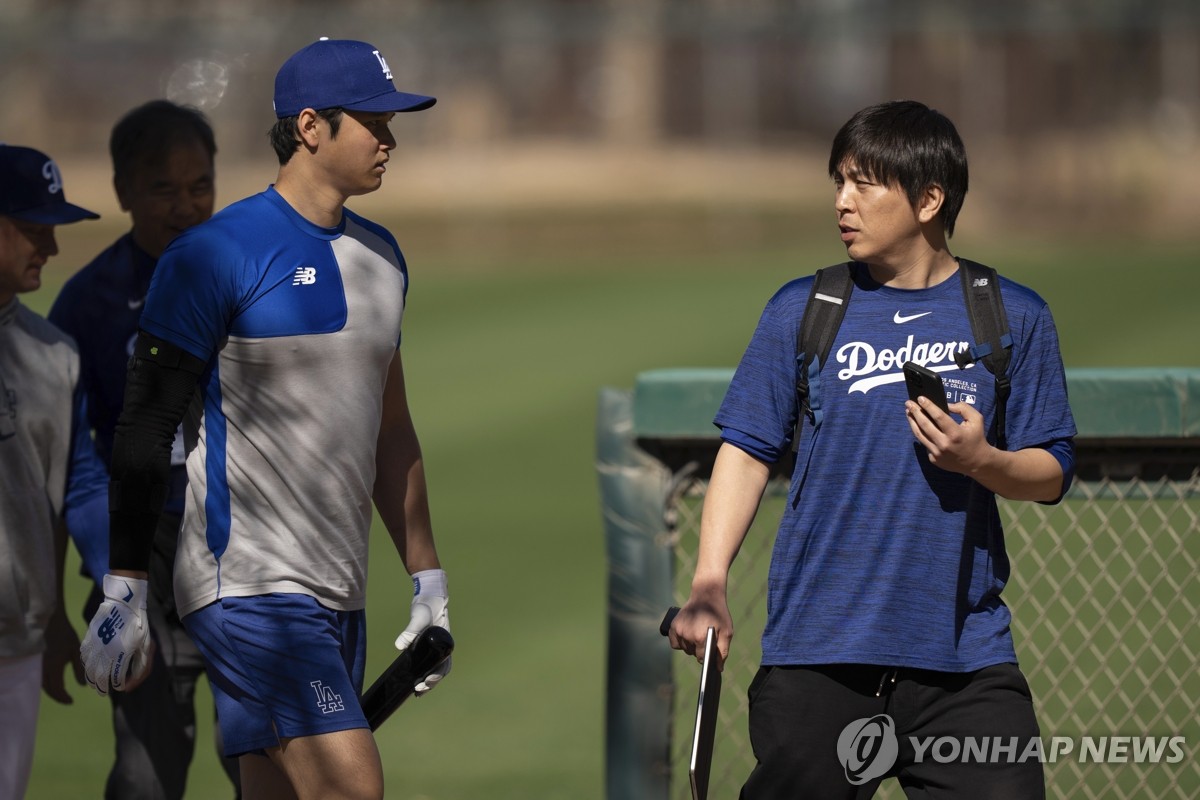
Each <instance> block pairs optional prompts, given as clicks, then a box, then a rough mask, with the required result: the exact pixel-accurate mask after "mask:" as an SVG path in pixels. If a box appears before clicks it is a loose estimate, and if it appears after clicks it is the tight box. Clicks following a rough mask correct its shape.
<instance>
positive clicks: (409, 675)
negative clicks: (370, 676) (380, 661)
mask: <svg viewBox="0 0 1200 800" xmlns="http://www.w3.org/2000/svg"><path fill="white" fill-rule="evenodd" d="M453 651H454V637H452V636H451V635H450V631H448V630H446V629H445V628H441V627H438V626H437V625H433V626H431V627H428V628H426V629H425V630H424V631H422V632H421V635H420V636H418V637H417V639H416V641H414V642H413V643H412V644H411V645H409V647H408V649H406V650H405V651H404V652H402V653H400V655H398V656H396V658H395V659H393V660H392V663H391V664H389V665H388V668H387V669H385V670H384V671H383V674H382V675H380V676H379V677H378V678H376V679H375V682H374V683H372V684H371V688H370V689H367V691H365V692H363V696H362V710H363V714H365V715H366V717H367V723H368V724H369V725H370V726H371V730H372V731H376V730H379V726H380V725H382V724H383V723H384V721H385V720H387V718H388V717H390V716H391V715H392V714H393V712H395V710H396V709H397V708H399V707H400V705H401V704H402V703H403V702H404V701H405V700H407V699H408V698H409V697H410V696H412V693H413V687H414V686H416V685H417V684H418V683H420V682H421V681H423V680H425V678H426V677H427V676H428V675H429V674H430V673H431V672H435V671H436V670H437V668H438V667H440V666H441V665H442V664H444V663H445V662H446V660H447V659H448V658H450V654H451V653H452V652H453Z"/></svg>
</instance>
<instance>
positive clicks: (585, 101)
mask: <svg viewBox="0 0 1200 800" xmlns="http://www.w3.org/2000/svg"><path fill="white" fill-rule="evenodd" d="M1198 22H1200V3H1196V2H1195V0H1011V1H1010V2H1002V3H997V2H990V1H987V0H953V1H952V0H792V1H791V2H786V1H784V0H505V1H504V2H487V1H485V0H409V1H407V2H397V1H396V0H391V1H390V2H384V1H383V0H345V2H337V3H331V2H309V1H308V0H273V1H264V0H204V2H190V3H182V2H173V1H170V0H2V2H0V97H2V98H3V100H4V102H3V104H2V106H0V139H2V140H6V141H9V142H14V143H25V144H34V145H37V146H40V147H42V148H44V149H46V150H48V151H50V152H52V154H54V155H55V156H56V157H58V158H59V159H60V161H63V162H65V164H70V165H75V164H78V165H79V166H78V167H77V169H78V170H79V171H81V172H82V171H83V170H86V169H87V168H88V167H87V162H88V159H92V158H96V157H99V159H100V163H99V165H98V167H97V170H98V173H99V174H98V175H97V176H96V177H97V178H100V177H103V176H104V172H105V170H106V169H107V165H106V163H104V156H105V147H106V143H107V135H108V131H109V129H110V128H111V125H112V123H113V122H114V121H115V120H116V119H117V117H118V116H119V115H120V113H122V112H123V111H125V110H127V109H128V108H130V107H132V106H133V105H136V104H138V103H140V102H142V101H144V100H146V99H149V98H152V97H157V96H167V97H170V98H172V99H175V100H177V101H180V102H187V103H191V104H193V105H196V106H199V107H200V108H202V109H204V110H205V111H207V112H208V113H209V114H210V116H211V117H212V119H213V122H214V124H215V125H216V128H217V131H218V136H219V144H220V150H221V153H220V158H221V161H220V162H219V163H220V165H221V169H222V172H221V182H222V184H221V185H222V199H224V200H225V201H229V200H232V199H234V197H235V194H234V190H235V187H234V186H232V185H231V181H237V180H238V179H239V178H240V179H244V180H245V181H246V182H247V187H246V188H245V191H253V190H255V189H257V188H261V184H262V183H263V182H264V181H267V180H269V179H270V177H271V176H273V174H274V163H273V158H272V156H271V153H270V151H269V148H268V146H267V144H266V141H265V131H266V129H267V128H268V127H269V126H270V124H271V122H272V115H271V106H270V103H271V91H272V81H273V76H274V73H275V70H276V69H277V68H278V65H279V64H280V63H281V62H282V61H283V60H284V59H285V58H286V57H287V56H288V55H289V54H290V53H292V52H294V51H295V50H297V49H299V47H301V46H303V45H304V44H306V43H308V42H309V41H311V40H313V39H315V38H317V37H318V36H321V35H326V36H330V37H335V38H360V39H366V40H368V41H371V42H372V43H374V44H376V45H377V46H379V48H380V50H381V51H382V53H383V54H384V56H385V58H386V59H387V60H388V63H389V64H390V66H391V68H392V71H393V73H394V75H395V79H396V83H397V85H398V86H399V87H400V88H402V89H411V90H413V91H418V92H424V93H429V94H435V95H437V96H439V98H440V101H439V104H438V106H437V107H436V108H435V109H434V110H433V111H431V112H430V113H426V114H416V115H412V117H411V118H406V119H403V120H401V124H399V125H398V126H396V128H395V130H396V133H397V136H398V138H399V139H400V141H401V145H400V156H401V158H403V159H404V160H405V162H404V173H403V175H404V183H405V185H406V186H409V187H411V188H414V189H419V191H415V190H414V191H411V192H405V191H392V192H391V193H390V195H389V198H390V199H389V201H390V202H393V203H398V204H401V205H402V206H403V205H405V204H408V205H409V206H411V207H413V208H414V209H418V208H419V209H422V210H425V211H437V210H444V211H462V210H464V209H470V208H478V207H484V208H487V207H495V206H510V207H511V206H521V205H525V206H529V207H534V208H538V207H541V208H549V209H554V208H561V207H562V206H563V205H564V204H567V205H580V204H583V205H587V204H593V205H597V204H598V205H604V204H614V203H616V204H619V203H639V202H640V203H663V202H668V203H669V202H701V203H705V202H707V203H716V204H727V203H746V204H752V205H753V204H760V205H761V204H766V205H770V204H771V203H780V204H787V203H794V202H795V201H796V199H797V197H802V196H804V195H805V193H809V192H816V193H818V194H819V195H820V197H821V198H822V201H824V200H825V198H826V197H827V191H828V187H827V186H826V185H825V184H824V183H821V182H816V185H813V184H814V182H813V181H812V180H811V179H809V180H805V178H809V177H810V176H811V175H812V174H814V172H813V171H810V172H807V173H804V174H801V173H799V172H797V171H796V170H795V169H793V168H794V167H796V166H797V165H798V164H799V163H800V160H803V159H808V160H809V161H808V162H805V163H810V162H811V160H813V159H815V161H816V163H817V167H818V169H819V168H820V167H821V161H822V159H823V158H824V157H825V153H826V148H827V146H828V142H829V140H830V139H831V137H832V134H833V133H834V132H835V131H836V129H837V127H838V126H839V125H840V124H841V123H842V122H843V121H844V120H845V119H846V118H847V117H848V116H849V115H850V114H851V113H853V112H854V111H856V110H857V109H859V108H861V107H863V106H865V105H868V104H871V103H874V102H877V101H880V100H883V99H891V98H900V97H911V98H915V99H920V100H922V101H924V102H926V103H928V104H930V105H932V106H935V107H937V108H939V109H941V110H943V111H944V112H946V113H947V114H948V115H949V116H950V117H951V118H952V119H954V120H955V121H956V123H957V124H958V126H959V128H960V130H961V132H962V134H963V137H964V139H965V140H966V142H967V146H968V150H969V152H970V154H971V156H972V169H973V172H974V175H973V178H974V179H975V180H974V181H973V189H974V188H976V187H985V186H986V187H987V188H986V192H984V193H982V194H983V195H984V197H983V199H982V200H972V203H981V204H982V208H983V210H984V211H983V213H994V214H1006V215H1008V216H1009V217H1010V218H1012V219H1015V220H1016V221H1015V222H1014V224H1020V225H1023V226H1024V225H1028V226H1045V227H1047V228H1048V229H1050V230H1056V229H1062V228H1063V227H1064V226H1066V227H1069V228H1071V229H1077V228H1084V229H1086V228H1096V229H1102V230H1105V231H1112V230H1113V226H1117V228H1118V229H1124V228H1128V229H1130V230H1134V231H1138V230H1140V231H1146V230H1148V229H1149V230H1159V229H1161V230H1162V231H1164V232H1168V233H1169V232H1176V233H1177V232H1178V230H1179V226H1180V224H1182V223H1185V222H1187V221H1189V220H1191V221H1193V222H1194V216H1195V215H1194V208H1195V207H1196V204H1197V202H1200V179H1198V175H1200V170H1198V169H1197V166H1196V163H1197V161H1200V159H1198V158H1197V155H1200V25H1198ZM242 164H245V165H246V166H245V167H242V166H240V165H242ZM815 174H816V175H817V176H818V177H820V178H823V177H824V172H823V170H821V171H815ZM67 178H68V187H69V188H73V186H74V185H76V184H77V183H78V181H72V180H71V178H72V174H71V172H69V171H68V172H67ZM101 183H103V184H104V187H103V191H102V192H101V193H98V195H97V197H96V198H95V200H94V201H93V202H97V203H100V202H103V201H106V200H108V195H109V194H111V192H109V191H108V190H107V181H106V180H104V181H101ZM227 189H228V191H225V190H227ZM242 193H244V192H243V191H242V187H241V186H237V187H236V194H237V195H240V194H242ZM968 205H969V206H970V204H968Z"/></svg>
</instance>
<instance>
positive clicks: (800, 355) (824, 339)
mask: <svg viewBox="0 0 1200 800" xmlns="http://www.w3.org/2000/svg"><path fill="white" fill-rule="evenodd" d="M853 289H854V281H853V279H852V278H851V275H850V263H849V262H846V263H844V264H838V265H836V266H833V267H825V268H824V269H819V270H817V274H816V277H815V279H814V280H813V285H812V291H811V292H810V293H809V295H808V303H807V304H806V305H805V306H804V317H803V318H802V319H801V321H800V328H799V330H798V331H797V332H796V364H797V367H798V369H797V373H798V375H797V378H796V430H795V431H794V432H793V434H792V450H793V451H794V450H796V448H797V447H798V446H799V444H800V430H801V428H802V426H803V424H804V415H805V414H812V418H813V425H814V426H816V427H820V425H821V419H822V417H823V415H824V412H823V411H822V407H821V367H822V366H823V365H824V364H825V361H826V359H828V358H829V351H830V350H831V349H833V340H834V338H835V337H836V336H837V332H838V328H840V327H841V325H842V318H843V317H845V316H846V306H847V305H849V303H850V292H851V291H852V290H853Z"/></svg>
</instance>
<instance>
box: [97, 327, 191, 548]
mask: <svg viewBox="0 0 1200 800" xmlns="http://www.w3.org/2000/svg"><path fill="white" fill-rule="evenodd" d="M204 367H205V364H204V362H203V361H201V360H200V359H198V358H196V357H195V356H193V355H191V354H190V353H188V352H186V351H184V350H181V349H180V348H178V347H176V346H175V345H173V344H170V343H168V342H165V341H163V340H161V339H158V338H156V337H154V336H151V335H150V334H148V333H146V332H145V331H138V338H137V342H136V343H135V344H134V350H133V358H131V359H130V362H129V372H128V373H127V375H126V378H125V402H124V406H123V407H122V409H121V416H120V417H119V418H118V420H117V428H116V434H115V436H114V439H113V453H112V465H111V468H110V474H111V476H112V480H111V482H110V483H109V487H108V510H109V532H108V541H109V556H108V566H109V568H110V569H129V570H143V571H145V570H146V569H147V568H148V567H149V564H150V550H151V546H152V544H153V541H154V529H155V527H156V526H157V524H158V517H159V514H161V513H162V508H163V504H164V503H166V499H167V485H168V479H169V475H170V470H171V443H172V441H173V440H174V438H175V429H176V428H178V427H179V423H180V421H181V420H182V419H183V415H184V414H185V413H186V412H187V408H188V404H189V403H190V402H191V400H192V395H193V394H194V393H195V391H196V383H197V381H198V379H199V377H200V374H201V373H202V372H203V371H204Z"/></svg>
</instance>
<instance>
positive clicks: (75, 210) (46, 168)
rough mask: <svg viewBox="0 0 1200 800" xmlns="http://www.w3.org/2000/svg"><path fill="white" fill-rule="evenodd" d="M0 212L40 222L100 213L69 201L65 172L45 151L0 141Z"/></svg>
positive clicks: (53, 222)
mask: <svg viewBox="0 0 1200 800" xmlns="http://www.w3.org/2000/svg"><path fill="white" fill-rule="evenodd" d="M0 216H5V217H12V218H13V219H19V220H23V221H25V222H33V223H37V224H39V225H63V224H66V223H68V222H79V221H80V220H83V219H100V215H99V214H96V213H94V212H92V211H88V210H87V209H86V208H80V207H79V206H77V205H72V204H71V203H68V202H67V198H66V195H64V194H63V182H62V173H61V172H59V171H58V165H57V164H55V163H54V160H53V159H52V158H50V156H48V155H46V154H45V153H43V152H41V151H39V150H34V149H33V148H32V147H18V146H16V145H7V144H0Z"/></svg>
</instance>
